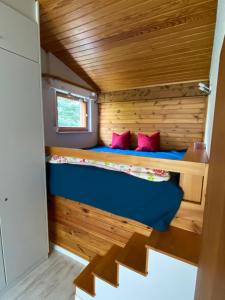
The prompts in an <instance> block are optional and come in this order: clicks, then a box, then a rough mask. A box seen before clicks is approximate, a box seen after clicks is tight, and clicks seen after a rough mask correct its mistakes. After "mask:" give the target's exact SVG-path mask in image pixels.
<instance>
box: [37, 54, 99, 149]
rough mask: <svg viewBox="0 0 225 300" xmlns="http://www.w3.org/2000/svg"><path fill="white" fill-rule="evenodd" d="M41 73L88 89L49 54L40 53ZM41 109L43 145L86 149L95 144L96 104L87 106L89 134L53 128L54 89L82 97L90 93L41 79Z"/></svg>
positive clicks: (78, 78)
mask: <svg viewBox="0 0 225 300" xmlns="http://www.w3.org/2000/svg"><path fill="white" fill-rule="evenodd" d="M41 61H42V73H48V74H51V75H55V76H58V77H61V78H63V79H67V80H70V81H72V82H76V83H78V84H81V85H83V86H85V87H87V88H88V87H90V86H89V85H88V84H87V83H86V82H85V81H84V80H82V79H81V78H80V77H79V76H78V75H76V74H75V73H74V72H72V71H71V70H70V69H69V68H68V67H67V66H66V65H65V64H63V63H62V62H61V61H60V60H59V59H57V58H56V57H55V56H54V55H52V54H51V53H48V54H47V53H46V52H45V51H44V50H42V51H41ZM42 87H43V109H44V125H45V144H46V145H47V146H59V147H73V148H87V147H92V146H95V145H96V144H97V139H98V135H97V126H98V124H97V123H98V108H97V104H95V103H94V102H93V101H91V102H90V103H89V105H88V110H89V115H90V120H89V131H90V132H78V133H57V132H56V128H55V88H58V89H62V90H68V91H70V92H74V93H78V94H80V95H84V96H90V95H91V92H89V91H87V90H85V89H81V88H75V87H74V86H72V85H69V84H65V83H60V82H58V81H56V80H46V79H43V82H42Z"/></svg>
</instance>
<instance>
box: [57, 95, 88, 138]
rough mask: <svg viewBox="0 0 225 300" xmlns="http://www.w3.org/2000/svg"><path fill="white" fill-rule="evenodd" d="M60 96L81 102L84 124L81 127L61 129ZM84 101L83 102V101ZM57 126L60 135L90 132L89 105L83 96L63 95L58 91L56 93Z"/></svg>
mask: <svg viewBox="0 0 225 300" xmlns="http://www.w3.org/2000/svg"><path fill="white" fill-rule="evenodd" d="M58 96H59V97H63V98H67V99H69V100H71V99H72V100H73V101H76V102H79V103H80V104H81V105H82V124H83V126H80V127H60V126H59V125H58V99H57V98H58ZM81 99H83V100H81ZM55 126H56V131H57V132H58V133H73V132H88V103H87V101H85V98H84V97H82V96H80V97H79V96H76V95H74V94H72V93H66V92H65V93H63V92H61V91H56V93H55Z"/></svg>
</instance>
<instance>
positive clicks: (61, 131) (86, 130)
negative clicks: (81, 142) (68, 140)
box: [56, 128, 92, 134]
mask: <svg viewBox="0 0 225 300" xmlns="http://www.w3.org/2000/svg"><path fill="white" fill-rule="evenodd" d="M56 133H57V134H68V133H69V134H71V133H72V134H75V133H79V134H80V133H81V134H83V133H92V131H90V130H88V129H86V128H80V129H65V128H61V129H60V128H56Z"/></svg>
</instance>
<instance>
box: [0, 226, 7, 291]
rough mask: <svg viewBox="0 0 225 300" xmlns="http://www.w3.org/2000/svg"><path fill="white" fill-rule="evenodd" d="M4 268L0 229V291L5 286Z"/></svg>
mask: <svg viewBox="0 0 225 300" xmlns="http://www.w3.org/2000/svg"><path fill="white" fill-rule="evenodd" d="M0 225H1V224H0ZM5 285H6V284H5V270H4V264H3V255H2V242H1V229H0V291H1V290H2V289H3V288H4V287H5Z"/></svg>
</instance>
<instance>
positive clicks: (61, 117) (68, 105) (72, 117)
mask: <svg viewBox="0 0 225 300" xmlns="http://www.w3.org/2000/svg"><path fill="white" fill-rule="evenodd" d="M57 111H58V127H81V105H80V102H79V101H74V100H70V99H68V98H64V97H61V96H58V97H57Z"/></svg>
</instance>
